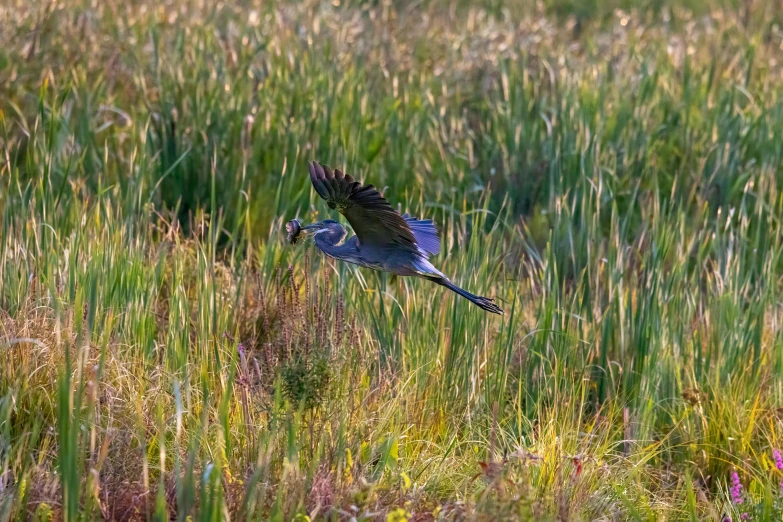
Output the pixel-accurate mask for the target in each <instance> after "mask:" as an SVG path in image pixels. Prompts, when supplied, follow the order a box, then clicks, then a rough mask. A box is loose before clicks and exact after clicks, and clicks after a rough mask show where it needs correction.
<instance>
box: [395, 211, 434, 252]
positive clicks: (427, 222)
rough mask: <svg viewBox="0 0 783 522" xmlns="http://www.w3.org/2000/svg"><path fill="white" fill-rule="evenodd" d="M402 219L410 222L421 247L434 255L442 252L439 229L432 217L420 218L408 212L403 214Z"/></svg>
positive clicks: (417, 242)
mask: <svg viewBox="0 0 783 522" xmlns="http://www.w3.org/2000/svg"><path fill="white" fill-rule="evenodd" d="M402 219H404V220H405V221H406V222H407V223H408V226H409V227H410V229H411V232H413V237H415V238H416V244H417V245H419V248H421V249H422V250H424V251H425V252H426V253H427V254H429V255H432V256H437V255H438V254H439V253H440V238H439V237H438V229H437V228H435V224H434V223H433V222H432V220H431V219H419V218H416V217H411V216H409V215H408V214H403V215H402Z"/></svg>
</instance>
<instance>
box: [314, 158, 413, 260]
mask: <svg viewBox="0 0 783 522" xmlns="http://www.w3.org/2000/svg"><path fill="white" fill-rule="evenodd" d="M307 166H308V168H309V170H310V181H312V182H313V187H314V188H315V191H316V192H318V195H319V196H321V197H322V198H324V199H325V200H326V203H327V205H329V208H331V209H334V210H337V211H338V212H340V213H341V214H342V215H343V216H345V217H346V219H348V222H349V223H350V224H351V227H352V228H353V231H354V232H355V233H356V237H357V238H358V239H359V244H360V245H363V246H364V245H372V246H376V247H389V246H398V247H402V248H404V249H406V250H410V251H411V252H416V253H420V252H421V251H420V250H419V248H418V245H417V243H416V237H415V236H414V233H413V231H412V230H411V227H410V226H409V225H408V222H407V221H406V220H405V219H404V218H403V217H402V216H401V215H400V214H398V213H397V212H396V211H395V210H394V209H393V208H392V207H391V205H389V202H388V201H386V200H385V199H384V198H383V196H381V195H380V194H379V193H378V191H377V190H376V189H375V187H373V186H372V185H364V186H362V184H361V183H359V182H358V181H355V180H354V179H353V178H352V177H351V176H349V175H347V174H343V173H342V172H340V171H339V170H335V171H332V169H330V168H329V167H328V166H327V165H323V166H321V165H319V164H318V163H317V162H315V161H310V162H308V164H307Z"/></svg>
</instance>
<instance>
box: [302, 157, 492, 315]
mask: <svg viewBox="0 0 783 522" xmlns="http://www.w3.org/2000/svg"><path fill="white" fill-rule="evenodd" d="M309 169H310V179H311V181H312V183H313V187H314V188H315V190H316V192H318V194H319V195H320V196H321V197H322V198H324V199H325V200H326V201H327V204H328V205H329V207H330V208H332V209H336V210H338V211H339V212H340V213H342V214H343V215H345V216H346V218H348V221H349V222H350V223H351V226H352V227H353V229H354V232H355V234H356V235H354V236H351V237H350V238H348V239H347V240H346V239H345V237H346V236H347V231H346V230H345V228H344V227H343V226H342V225H340V223H338V222H337V221H334V220H331V219H327V220H324V221H320V222H318V223H313V224H312V225H308V226H306V227H302V228H301V231H304V232H309V231H312V233H313V236H314V241H315V244H316V246H317V247H318V248H319V250H321V251H322V252H323V253H324V254H325V255H327V256H329V257H331V258H334V259H339V260H341V261H345V262H348V263H353V264H356V265H359V266H363V267H365V268H370V269H373V270H378V271H381V272H389V273H392V274H396V275H399V276H412V277H421V278H424V279H428V280H430V281H432V282H434V283H437V284H439V285H441V286H445V287H447V288H449V289H450V290H452V291H454V292H456V293H457V294H459V295H461V296H462V297H464V298H466V299H468V300H469V301H471V302H472V303H474V304H476V305H477V306H479V307H481V308H483V309H484V310H487V311H488V312H492V313H496V314H502V313H503V311H502V310H501V309H500V308H499V307H498V306H497V305H495V304H494V302H493V300H492V299H488V298H486V297H480V296H477V295H474V294H471V293H470V292H468V291H466V290H463V289H462V288H459V287H458V286H456V285H455V284H453V283H452V282H451V281H449V279H448V278H447V277H446V276H445V275H443V273H441V272H440V271H439V270H438V269H437V268H435V266H433V264H432V263H431V262H430V261H429V256H431V255H437V254H438V253H439V252H440V239H439V238H438V231H437V229H436V228H435V225H434V224H433V223H432V221H431V220H427V219H425V220H420V219H417V218H415V217H411V216H408V215H407V214H405V215H400V214H399V213H397V212H396V211H395V210H394V209H392V208H391V206H390V205H389V203H388V202H387V201H386V200H385V199H384V198H383V197H382V196H381V195H380V194H379V193H378V191H377V190H376V189H375V187H373V186H372V185H365V186H362V185H361V184H360V183H358V182H356V181H354V180H353V178H351V176H347V175H345V174H343V173H342V172H340V171H339V170H335V171H334V172H333V171H332V170H331V169H330V168H329V167H328V166H323V167H322V166H321V165H319V164H318V163H315V162H310V163H309ZM297 233H298V231H297Z"/></svg>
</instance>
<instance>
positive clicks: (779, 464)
mask: <svg viewBox="0 0 783 522" xmlns="http://www.w3.org/2000/svg"><path fill="white" fill-rule="evenodd" d="M772 460H774V461H775V467H776V468H778V469H779V470H781V471H783V454H781V452H780V450H779V449H775V450H772Z"/></svg>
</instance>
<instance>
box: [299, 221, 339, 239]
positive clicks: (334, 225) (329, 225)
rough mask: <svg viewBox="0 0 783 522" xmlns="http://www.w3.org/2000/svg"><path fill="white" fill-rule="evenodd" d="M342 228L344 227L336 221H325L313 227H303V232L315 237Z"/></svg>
mask: <svg viewBox="0 0 783 522" xmlns="http://www.w3.org/2000/svg"><path fill="white" fill-rule="evenodd" d="M342 228H343V226H342V225H341V224H340V223H338V222H337V221H335V220H334V219H324V220H323V221H318V222H316V223H313V224H312V225H306V226H304V227H302V232H305V233H307V234H311V235H313V236H314V235H316V234H320V233H321V232H328V231H331V230H338V229H342Z"/></svg>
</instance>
